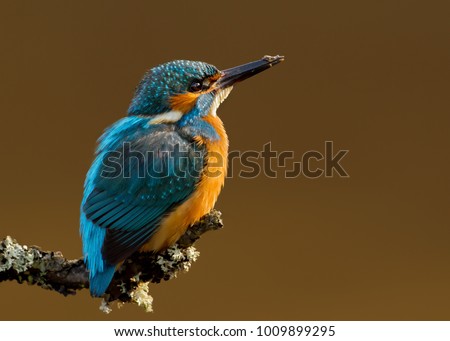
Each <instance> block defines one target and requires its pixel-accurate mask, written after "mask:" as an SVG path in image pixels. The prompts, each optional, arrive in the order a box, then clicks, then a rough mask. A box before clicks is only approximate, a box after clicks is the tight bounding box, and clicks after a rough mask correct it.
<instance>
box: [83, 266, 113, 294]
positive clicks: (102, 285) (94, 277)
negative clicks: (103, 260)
mask: <svg viewBox="0 0 450 341" xmlns="http://www.w3.org/2000/svg"><path fill="white" fill-rule="evenodd" d="M115 271H116V266H115V265H109V264H105V265H104V266H103V271H102V272H97V273H92V272H91V273H90V274H89V290H90V291H91V295H92V296H96V297H99V296H102V295H103V294H104V293H105V291H106V289H108V287H109V284H110V283H111V280H112V278H113V276H114V272H115Z"/></svg>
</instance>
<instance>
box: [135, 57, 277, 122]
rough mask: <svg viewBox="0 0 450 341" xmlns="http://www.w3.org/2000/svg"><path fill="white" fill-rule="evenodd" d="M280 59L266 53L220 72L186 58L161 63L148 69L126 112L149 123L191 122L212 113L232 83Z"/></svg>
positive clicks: (228, 91)
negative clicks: (253, 60)
mask: <svg viewBox="0 0 450 341" xmlns="http://www.w3.org/2000/svg"><path fill="white" fill-rule="evenodd" d="M283 60H284V57H282V56H275V57H271V56H265V57H264V58H262V59H260V60H258V61H255V62H251V63H248V64H244V65H240V66H237V67H233V68H231V69H227V70H223V71H220V70H218V69H217V68H216V67H215V66H213V65H210V64H207V63H203V62H196V61H188V60H175V61H172V62H169V63H165V64H161V65H159V66H156V67H154V68H153V69H151V70H149V71H148V72H147V73H146V74H145V76H144V78H143V79H142V80H141V82H140V83H139V85H138V86H137V88H136V92H135V95H134V98H133V100H132V102H131V104H130V107H129V109H128V114H129V115H139V116H148V117H149V119H150V123H152V124H159V123H176V124H179V125H181V126H186V125H190V124H194V123H195V122H197V121H198V120H199V119H201V118H202V117H205V116H207V115H213V116H215V115H216V110H217V108H218V107H219V105H220V104H221V103H222V102H223V100H225V98H226V97H227V96H228V94H229V93H230V91H231V90H232V88H233V85H234V84H235V83H237V82H239V81H242V80H244V79H247V78H249V77H252V76H253V75H256V74H257V73H259V72H261V71H264V70H266V69H268V68H270V67H271V66H273V65H275V64H278V63H279V62H281V61H283Z"/></svg>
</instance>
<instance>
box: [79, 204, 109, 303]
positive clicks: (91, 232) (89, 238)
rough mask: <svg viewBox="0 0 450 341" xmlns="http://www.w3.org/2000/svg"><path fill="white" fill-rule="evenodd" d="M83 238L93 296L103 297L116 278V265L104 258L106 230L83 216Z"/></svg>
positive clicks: (81, 231)
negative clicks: (103, 248) (103, 249)
mask: <svg viewBox="0 0 450 341" xmlns="http://www.w3.org/2000/svg"><path fill="white" fill-rule="evenodd" d="M80 233H81V238H82V239H83V255H84V262H85V264H86V267H87V269H88V270H89V288H90V291H91V295H92V296H97V297H98V296H102V295H103V294H104V293H105V291H106V289H108V286H109V284H110V283H111V280H112V278H113V276H114V272H115V270H116V265H115V264H109V263H107V262H106V261H105V260H104V259H103V257H102V252H101V250H102V246H103V241H104V239H105V235H106V229H104V228H101V227H99V226H97V225H95V224H94V223H93V222H91V221H90V220H88V219H87V218H86V216H85V215H84V213H82V214H81V224H80Z"/></svg>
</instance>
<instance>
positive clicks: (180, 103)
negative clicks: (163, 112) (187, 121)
mask: <svg viewBox="0 0 450 341" xmlns="http://www.w3.org/2000/svg"><path fill="white" fill-rule="evenodd" d="M197 97H198V94H193V93H191V92H187V93H185V94H180V95H175V96H172V97H171V99H170V105H171V107H172V110H179V111H181V112H182V113H183V114H186V113H188V112H189V111H191V110H192V108H193V107H194V105H195V101H196V100H197Z"/></svg>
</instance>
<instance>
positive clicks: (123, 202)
mask: <svg viewBox="0 0 450 341" xmlns="http://www.w3.org/2000/svg"><path fill="white" fill-rule="evenodd" d="M204 154H205V151H204V150H203V149H202V148H201V147H198V146H197V145H196V144H195V143H192V142H191V141H190V140H189V139H186V138H185V137H184V136H181V135H180V134H179V133H178V132H177V131H176V130H175V129H174V127H173V126H171V125H148V120H147V119H145V118H141V117H126V118H124V119H122V120H121V121H119V122H117V123H116V124H114V125H113V126H112V127H111V128H109V129H108V130H107V131H106V132H105V134H104V135H103V136H102V137H101V138H100V143H99V147H98V149H97V157H96V159H95V161H94V163H93V165H92V167H91V169H90V170H89V172H88V175H87V178H86V182H85V192H84V198H83V201H82V206H81V229H80V230H81V234H82V239H83V253H84V256H85V261H86V264H87V267H88V269H89V270H90V277H91V278H90V279H91V292H93V293H94V294H96V295H101V294H103V292H104V291H105V290H106V288H107V287H108V285H109V282H110V281H111V279H112V276H113V275H114V270H115V265H116V264H117V263H119V262H121V261H122V260H124V259H125V258H127V257H128V256H130V255H131V254H132V253H134V252H135V251H137V250H138V249H139V248H140V247H141V246H142V245H143V244H145V243H146V242H147V241H148V239H150V237H151V236H152V234H153V233H154V232H155V230H156V229H157V227H158V225H159V222H160V220H161V219H162V218H163V217H164V216H165V215H166V214H167V213H168V212H170V210H171V209H173V208H174V207H176V206H177V205H179V204H180V203H182V202H183V201H184V200H186V198H187V197H189V195H190V194H191V193H192V192H193V191H194V189H195V186H196V184H197V182H198V181H199V178H200V174H201V171H202V168H203V163H204Z"/></svg>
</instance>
